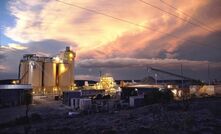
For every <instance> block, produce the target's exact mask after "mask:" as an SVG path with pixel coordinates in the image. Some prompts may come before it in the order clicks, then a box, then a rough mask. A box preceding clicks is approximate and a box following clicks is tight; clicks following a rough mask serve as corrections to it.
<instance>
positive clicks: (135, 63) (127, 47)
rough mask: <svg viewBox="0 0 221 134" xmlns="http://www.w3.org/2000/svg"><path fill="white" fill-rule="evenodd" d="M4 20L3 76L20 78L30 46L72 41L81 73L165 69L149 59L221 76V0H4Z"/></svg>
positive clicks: (45, 51) (138, 74)
mask: <svg viewBox="0 0 221 134" xmlns="http://www.w3.org/2000/svg"><path fill="white" fill-rule="evenodd" d="M0 26H1V30H0V34H1V40H0V41H1V42H0V43H1V44H0V45H1V46H0V79H10V78H17V74H18V65H19V61H20V59H21V58H22V55H23V54H27V53H36V54H38V55H39V56H55V55H56V54H58V53H59V52H60V51H62V50H64V49H65V47H66V46H70V47H71V48H72V49H73V50H74V51H75V52H76V54H77V57H76V61H75V74H74V75H75V78H76V79H92V80H96V79H98V77H99V72H100V71H101V72H102V73H103V74H106V73H107V74H110V75H112V76H113V77H114V79H142V78H144V77H146V76H147V75H154V74H155V73H157V72H153V71H152V72H149V73H148V71H147V69H146V68H147V66H148V67H155V68H159V69H162V70H166V71H170V72H173V73H178V74H180V72H181V71H180V70H181V65H182V68H183V73H184V75H185V76H188V77H192V78H194V79H200V80H204V81H207V80H208V79H209V78H210V80H214V79H217V80H221V53H220V51H221V45H220V44H221V1H220V0H191V1H187V0H111V1H109V0H83V1H82V0H29V1H28V0H1V1H0ZM208 66H209V69H208ZM208 70H209V73H208ZM208 74H209V75H208ZM158 77H159V78H158V79H172V78H170V77H169V76H166V75H163V74H158Z"/></svg>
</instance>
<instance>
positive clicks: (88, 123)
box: [0, 97, 221, 134]
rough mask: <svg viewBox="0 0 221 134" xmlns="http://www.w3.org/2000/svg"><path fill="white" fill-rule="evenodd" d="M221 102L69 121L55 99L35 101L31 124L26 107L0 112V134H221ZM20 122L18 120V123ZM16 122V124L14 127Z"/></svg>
mask: <svg viewBox="0 0 221 134" xmlns="http://www.w3.org/2000/svg"><path fill="white" fill-rule="evenodd" d="M220 105H221V98H206V99H197V100H192V101H191V102H190V103H189V108H188V109H187V110H183V108H182V103H178V102H173V103H170V104H154V105H148V106H144V107H140V108H136V109H127V110H122V111H118V112H117V111H116V112H114V113H95V114H88V115H85V114H83V115H77V116H74V117H68V116H67V113H68V111H70V108H69V107H67V106H64V105H63V104H61V102H60V101H54V100H53V98H50V97H49V98H47V97H35V102H34V104H33V105H32V106H31V112H30V116H32V115H35V116H33V118H31V119H30V123H29V124H25V123H23V122H19V120H18V118H19V117H21V116H24V115H25V107H24V106H21V107H14V108H6V109H0V118H1V121H0V133H6V134H7V133H8V134H9V133H10V134H23V133H30V134H60V133H61V134H73V133H80V134H88V133H90V134H115V133H116V134H127V133H131V134H134V133H137V134H138V133H139V134H145V133H148V134H162V133H166V134H167V133H168V134H171V133H179V134H187V133H188V134H189V133H194V134H202V133H205V134H220V133H221V107H220ZM16 118H17V120H16ZM14 122H16V123H14Z"/></svg>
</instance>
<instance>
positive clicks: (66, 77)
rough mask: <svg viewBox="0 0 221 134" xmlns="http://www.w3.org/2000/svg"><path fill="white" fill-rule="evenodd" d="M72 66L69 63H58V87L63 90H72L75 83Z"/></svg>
mask: <svg viewBox="0 0 221 134" xmlns="http://www.w3.org/2000/svg"><path fill="white" fill-rule="evenodd" d="M72 70H73V69H72V66H71V64H69V63H60V64H58V87H59V89H60V90H61V92H62V91H65V90H70V89H71V86H72V85H73V73H72Z"/></svg>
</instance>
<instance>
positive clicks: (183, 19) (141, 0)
mask: <svg viewBox="0 0 221 134" xmlns="http://www.w3.org/2000/svg"><path fill="white" fill-rule="evenodd" d="M138 1H140V2H142V3H144V4H146V5H149V6H151V7H153V8H155V9H158V10H160V11H162V12H165V13H167V14H169V15H171V16H174V17H176V18H178V19H180V20H182V21H185V22H187V23H189V24H191V25H194V26H198V27H200V28H201V29H204V30H206V31H208V32H212V31H211V30H209V29H207V28H205V27H202V26H201V25H199V24H196V23H193V22H191V21H189V20H187V19H185V18H182V17H179V16H177V15H175V14H172V13H170V12H168V11H166V10H163V9H162V8H160V7H157V6H155V5H152V4H150V3H148V2H146V1H143V0H138Z"/></svg>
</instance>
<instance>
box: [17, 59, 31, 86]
mask: <svg viewBox="0 0 221 134" xmlns="http://www.w3.org/2000/svg"><path fill="white" fill-rule="evenodd" d="M28 68H29V63H28V62H27V61H21V62H20V64H19V79H20V84H29V83H28V72H29V71H28Z"/></svg>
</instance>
